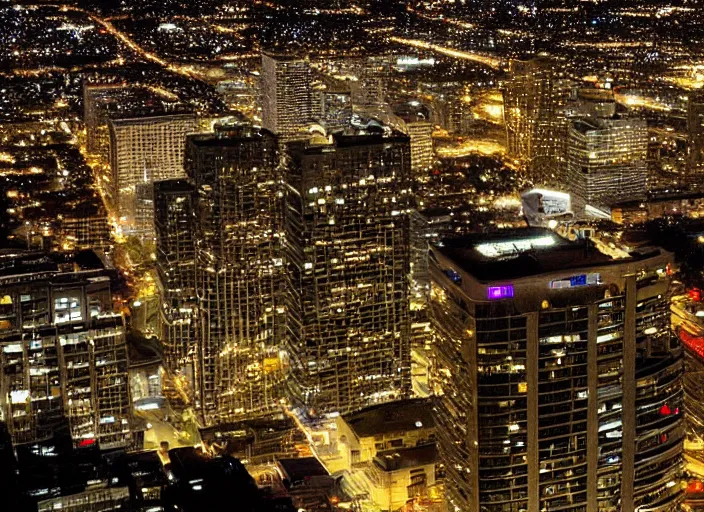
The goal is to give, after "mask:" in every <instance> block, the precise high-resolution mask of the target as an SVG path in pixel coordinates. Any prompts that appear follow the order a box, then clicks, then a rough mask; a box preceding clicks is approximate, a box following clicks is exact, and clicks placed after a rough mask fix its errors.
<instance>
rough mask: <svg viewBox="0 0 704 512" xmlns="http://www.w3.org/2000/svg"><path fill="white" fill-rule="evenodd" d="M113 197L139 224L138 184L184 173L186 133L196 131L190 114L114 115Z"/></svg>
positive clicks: (121, 210) (119, 208) (123, 212)
mask: <svg viewBox="0 0 704 512" xmlns="http://www.w3.org/2000/svg"><path fill="white" fill-rule="evenodd" d="M108 126H109V131H110V168H111V169H112V177H111V181H110V186H109V187H108V188H110V194H109V196H110V198H111V200H112V203H113V204H112V205H111V206H112V207H113V208H114V209H116V210H117V211H119V214H120V216H121V217H122V216H124V217H127V223H128V225H130V226H132V227H133V228H134V227H135V226H136V213H137V212H136V210H137V190H136V189H137V186H138V185H145V184H152V183H153V182H155V181H158V180H165V179H169V178H180V177H183V176H184V169H183V153H184V147H185V143H186V135H188V134H189V133H193V132H195V131H196V126H197V123H196V117H195V115H191V114H183V115H171V116H158V117H140V118H134V119H111V120H109V121H108Z"/></svg>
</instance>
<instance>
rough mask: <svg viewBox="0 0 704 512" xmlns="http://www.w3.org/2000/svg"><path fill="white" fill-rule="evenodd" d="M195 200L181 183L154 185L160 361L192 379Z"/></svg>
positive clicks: (172, 181) (194, 340)
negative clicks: (162, 357)
mask: <svg viewBox="0 0 704 512" xmlns="http://www.w3.org/2000/svg"><path fill="white" fill-rule="evenodd" d="M194 202H195V194H194V189H193V185H191V183H189V182H188V181H187V180H185V179H173V180H164V181H157V182H156V183H154V227H155V232H156V253H157V258H156V265H157V275H158V279H157V285H158V287H159V294H160V297H161V322H160V324H161V341H162V344H163V345H164V358H165V362H166V365H167V366H168V368H169V369H170V370H172V371H175V370H181V371H183V372H184V373H185V374H187V375H188V376H189V377H191V378H192V377H193V375H194V372H193V370H194V369H193V363H194V362H195V360H196V354H197V350H196V349H197V347H196V317H195V314H196V306H197V303H196V286H195V280H196V275H195V271H196V269H195V240H196V238H195V233H194V229H195V204H194ZM192 389H193V387H192Z"/></svg>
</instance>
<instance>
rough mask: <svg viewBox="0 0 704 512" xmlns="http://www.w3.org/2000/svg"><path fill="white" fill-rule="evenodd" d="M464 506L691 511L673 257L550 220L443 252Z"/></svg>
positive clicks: (446, 339)
mask: <svg viewBox="0 0 704 512" xmlns="http://www.w3.org/2000/svg"><path fill="white" fill-rule="evenodd" d="M431 261H432V265H431V266H432V268H431V278H432V290H431V298H432V306H431V307H432V312H433V323H434V328H435V329H436V330H437V332H438V334H439V336H440V341H439V343H438V346H437V353H436V357H437V378H438V380H439V384H440V386H441V387H442V390H443V392H444V395H443V399H442V405H441V406H440V407H439V410H438V414H437V423H438V438H439V440H440V448H441V452H442V456H443V458H444V463H445V469H446V471H447V478H446V486H447V487H446V489H447V499H448V502H449V504H450V506H451V507H450V509H451V510H455V511H462V512H480V511H486V512H494V511H497V512H498V511H505V510H526V511H529V512H539V511H542V510H588V511H597V510H604V511H606V510H609V511H614V512H615V511H622V512H634V511H636V510H641V511H642V510H653V511H655V510H657V511H662V512H668V511H674V510H678V509H679V504H680V501H681V497H682V493H681V490H680V487H679V478H680V472H681V470H682V436H683V427H682V417H683V403H682V382H681V380H682V368H683V363H682V349H681V346H680V344H679V342H678V340H677V338H676V337H674V336H673V335H672V333H671V331H670V322H669V300H668V287H669V282H670V278H669V276H668V273H669V272H668V263H669V262H670V261H671V255H670V254H668V253H665V252H663V251H662V250H659V249H645V250H643V252H641V253H631V255H630V256H629V257H626V258H623V259H619V260H614V259H612V258H611V257H610V256H607V255H605V254H602V253H600V252H598V251H597V250H596V249H595V248H594V247H593V246H592V245H591V244H590V243H588V242H587V241H584V240H583V241H582V242H569V241H567V240H566V239H562V238H560V237H558V236H557V235H556V234H555V233H553V232H551V231H549V230H544V229H537V228H536V229H524V230H520V231H516V232H507V233H497V234H495V235H483V236H482V235H479V236H473V237H466V238H463V239H458V240H455V241H447V242H445V243H444V245H441V246H439V247H437V248H435V249H433V250H432V255H431Z"/></svg>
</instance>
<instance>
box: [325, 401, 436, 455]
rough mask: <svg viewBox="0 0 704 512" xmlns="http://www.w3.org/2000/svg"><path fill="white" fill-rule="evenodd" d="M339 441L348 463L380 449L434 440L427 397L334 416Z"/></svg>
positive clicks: (397, 447) (375, 452)
mask: <svg viewBox="0 0 704 512" xmlns="http://www.w3.org/2000/svg"><path fill="white" fill-rule="evenodd" d="M337 432H338V440H339V442H340V443H341V450H342V451H343V456H346V457H347V458H348V460H349V462H350V465H355V464H360V463H366V462H369V461H371V460H373V459H374V457H376V456H377V454H378V453H379V452H384V451H386V450H392V449H393V450H398V449H401V448H410V447H415V446H420V445H424V444H428V443H429V442H432V441H434V439H435V421H434V419H433V414H432V403H431V400H430V399H425V398H424V399H408V400H400V401H397V402H390V403H386V404H381V405H375V406H372V407H368V408H366V409H362V410H361V411H358V412H355V413H351V414H345V415H343V416H340V417H338V418H337Z"/></svg>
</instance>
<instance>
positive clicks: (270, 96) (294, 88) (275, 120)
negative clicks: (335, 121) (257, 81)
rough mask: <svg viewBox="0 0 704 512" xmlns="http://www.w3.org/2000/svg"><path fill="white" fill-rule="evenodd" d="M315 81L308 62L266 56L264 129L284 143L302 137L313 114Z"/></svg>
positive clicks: (263, 76)
mask: <svg viewBox="0 0 704 512" xmlns="http://www.w3.org/2000/svg"><path fill="white" fill-rule="evenodd" d="M311 82H312V72H311V68H310V65H309V63H308V62H307V61H306V60H305V59H302V58H298V57H293V56H284V55H274V54H272V53H262V74H261V83H262V126H263V127H264V128H265V129H267V130H269V131H270V132H272V133H275V134H276V135H277V136H278V137H279V138H280V139H281V140H290V139H294V138H296V137H300V136H301V130H302V129H303V128H305V127H306V125H307V124H308V123H309V122H310V121H311V118H312V115H313V99H312V87H311Z"/></svg>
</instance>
